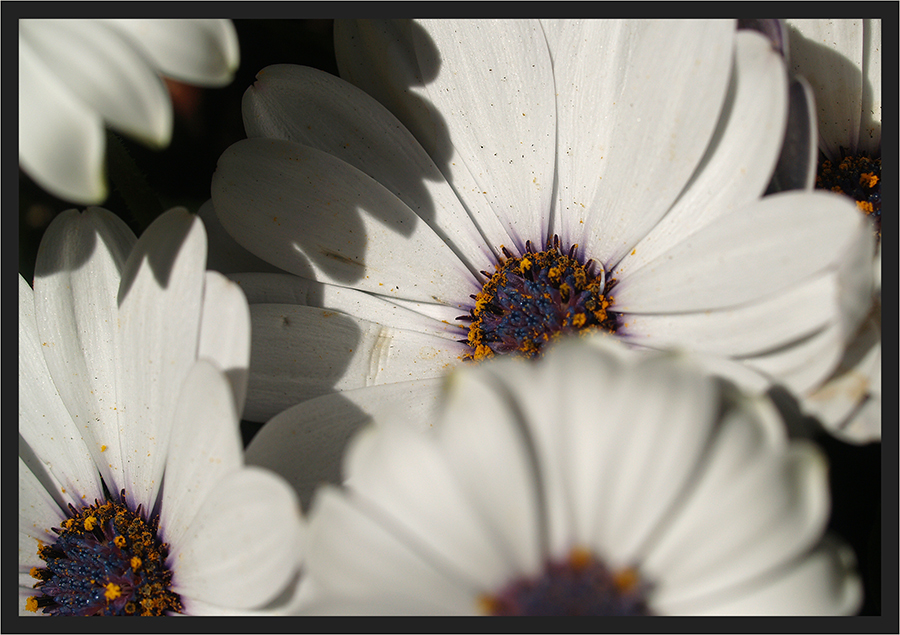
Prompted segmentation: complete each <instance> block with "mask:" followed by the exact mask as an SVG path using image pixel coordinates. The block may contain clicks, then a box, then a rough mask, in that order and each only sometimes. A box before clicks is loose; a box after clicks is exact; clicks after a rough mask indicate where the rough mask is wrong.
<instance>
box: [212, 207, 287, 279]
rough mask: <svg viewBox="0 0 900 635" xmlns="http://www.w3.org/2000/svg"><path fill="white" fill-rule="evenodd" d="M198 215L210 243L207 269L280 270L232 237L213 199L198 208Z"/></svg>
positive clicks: (226, 270)
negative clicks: (218, 213) (220, 219)
mask: <svg viewBox="0 0 900 635" xmlns="http://www.w3.org/2000/svg"><path fill="white" fill-rule="evenodd" d="M197 216H199V217H200V218H201V219H202V220H203V226H204V227H206V240H207V245H208V254H207V260H206V268H207V269H212V270H213V271H218V272H220V273H224V274H231V273H238V272H245V271H266V272H272V273H275V272H278V271H280V269H279V268H278V267H275V266H273V265H270V264H269V263H267V262H266V261H265V260H262V259H260V258H257V257H256V256H254V255H253V254H251V253H250V252H249V251H247V250H246V249H244V248H243V247H241V246H240V245H239V244H238V243H237V241H235V239H234V238H232V237H231V234H229V233H228V232H227V231H225V228H224V227H222V223H220V222H219V216H218V215H217V214H216V210H215V208H214V207H213V204H212V199H210V200H208V201H206V202H205V203H203V205H201V206H200V209H198V210H197Z"/></svg>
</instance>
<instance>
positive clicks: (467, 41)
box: [413, 20, 556, 249]
mask: <svg viewBox="0 0 900 635" xmlns="http://www.w3.org/2000/svg"><path fill="white" fill-rule="evenodd" d="M419 25H420V26H421V27H422V31H419V30H416V31H415V32H414V33H413V41H414V43H415V48H416V57H417V59H418V61H419V65H420V66H423V65H424V66H433V67H435V68H436V69H437V74H436V75H435V77H434V78H433V79H432V80H431V81H429V82H427V83H426V84H425V86H424V89H425V93H426V95H427V98H428V99H429V100H430V101H431V102H432V103H433V104H434V106H435V108H436V109H437V111H438V112H439V113H441V115H442V116H443V117H444V123H445V125H446V129H447V132H446V134H447V135H448V137H449V141H450V143H451V144H453V146H454V148H455V149H456V150H457V151H458V152H459V155H460V158H461V159H462V161H463V162H464V163H465V164H466V165H467V167H468V168H469V171H470V172H471V173H472V175H473V176H474V177H475V180H476V182H477V184H478V187H479V189H480V190H481V191H483V192H486V196H487V199H488V201H489V202H490V204H491V208H492V209H493V210H494V213H495V214H496V215H497V217H498V218H499V219H500V220H501V221H502V222H503V224H504V225H505V226H506V227H507V228H508V230H509V232H510V236H511V237H512V239H513V240H514V241H515V244H516V246H517V247H518V248H520V249H521V248H522V247H523V246H524V244H525V241H526V240H531V241H532V242H535V243H538V242H539V243H542V244H543V243H545V242H546V240H547V239H548V238H549V236H548V235H547V233H546V232H547V229H548V227H547V224H546V220H547V211H548V210H549V208H550V201H551V194H552V184H553V172H554V155H555V150H556V144H555V133H556V103H555V100H554V92H555V89H554V83H553V69H552V67H551V63H550V55H549V54H548V51H547V45H546V41H545V39H544V36H543V32H542V30H541V27H540V24H539V23H538V22H537V21H536V20H452V21H448V20H422V21H420V22H419ZM435 47H436V48H437V51H439V53H437V54H436V55H435V56H434V57H433V58H432V57H430V56H431V55H432V54H434V53H435V50H434V48H435ZM432 60H433V61H432Z"/></svg>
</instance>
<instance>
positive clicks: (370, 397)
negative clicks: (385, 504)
mask: <svg viewBox="0 0 900 635" xmlns="http://www.w3.org/2000/svg"><path fill="white" fill-rule="evenodd" d="M442 382H443V380H442V379H439V378H438V379H420V380H414V381H403V382H397V383H393V384H384V385H382V386H367V387H365V388H358V389H356V390H344V391H341V392H339V393H335V394H331V395H323V396H321V397H317V398H315V399H309V400H308V401H304V402H303V403H300V404H297V405H296V406H293V407H291V408H288V409H287V410H284V411H282V412H280V413H279V414H277V415H275V416H274V417H272V418H271V419H270V420H269V421H267V422H266V424H265V425H264V426H263V427H262V429H261V430H260V431H259V432H258V433H257V434H256V436H254V437H253V440H252V441H250V445H249V446H247V453H246V457H245V458H246V461H247V464H248V465H259V466H260V467H265V468H267V469H270V470H272V471H274V472H276V473H277V474H279V475H280V476H282V477H283V478H284V479H285V480H287V482H288V483H289V484H290V485H291V486H292V487H293V488H294V490H296V492H297V495H298V496H299V498H300V503H301V505H302V506H303V509H308V508H309V504H310V501H311V500H312V495H313V492H314V491H315V489H316V488H317V487H318V486H319V485H321V484H323V483H332V484H334V485H340V484H342V483H343V481H344V479H343V477H342V472H341V461H342V459H343V456H344V450H345V448H346V446H347V442H348V441H349V440H350V439H351V437H352V436H353V435H354V434H355V433H356V431H357V430H359V429H360V428H361V427H362V426H363V425H365V424H366V423H368V422H370V421H372V420H373V419H375V420H377V421H379V422H391V423H393V422H395V421H396V422H398V423H400V424H404V423H406V422H407V421H408V420H409V421H416V422H421V424H422V425H423V426H425V425H430V424H426V423H425V422H430V421H433V420H434V415H435V409H436V403H437V399H438V396H439V394H440V389H441V386H442ZM401 404H402V406H401ZM401 407H402V412H401V411H400V410H401ZM401 414H402V416H400V415H401Z"/></svg>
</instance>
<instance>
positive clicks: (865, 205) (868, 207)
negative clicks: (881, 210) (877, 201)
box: [856, 201, 875, 214]
mask: <svg viewBox="0 0 900 635" xmlns="http://www.w3.org/2000/svg"><path fill="white" fill-rule="evenodd" d="M856 206H857V207H858V208H859V209H861V210H862V211H864V212H865V213H866V214H871V213H872V212H873V211H874V209H875V208H874V207H873V206H872V204H871V203H870V202H868V201H856Z"/></svg>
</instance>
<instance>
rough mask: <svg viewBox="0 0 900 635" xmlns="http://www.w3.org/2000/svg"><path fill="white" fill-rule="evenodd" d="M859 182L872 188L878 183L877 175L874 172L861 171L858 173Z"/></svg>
mask: <svg viewBox="0 0 900 635" xmlns="http://www.w3.org/2000/svg"><path fill="white" fill-rule="evenodd" d="M859 184H860V185H864V186H866V187H868V188H873V187H875V186H876V185H878V176H877V175H876V174H875V173H874V172H863V173H862V174H860V175H859Z"/></svg>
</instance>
